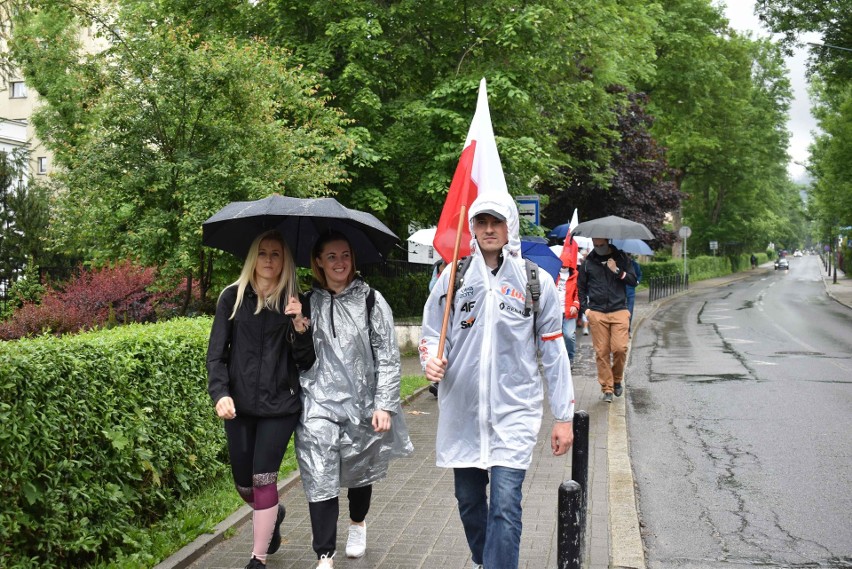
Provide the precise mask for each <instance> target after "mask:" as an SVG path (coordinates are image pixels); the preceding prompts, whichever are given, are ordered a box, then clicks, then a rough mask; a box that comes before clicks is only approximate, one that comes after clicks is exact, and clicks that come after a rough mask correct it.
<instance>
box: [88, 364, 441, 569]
mask: <svg viewBox="0 0 852 569" xmlns="http://www.w3.org/2000/svg"><path fill="white" fill-rule="evenodd" d="M428 383H429V382H428V381H426V378H425V377H423V376H422V375H407V376H404V377H403V378H402V382H401V384H400V397H401V398H402V399H405V398H406V397H409V396H410V395H411V394H413V393H414V392H415V391H417V390H418V389H420V388H422V387H425V386H426V385H428ZM296 468H297V464H296V456H295V454H294V452H293V443H292V441H291V442H290V446H289V447H288V448H287V453H286V454H285V455H284V461H283V462H282V463H281V470H279V474H278V479H279V480H283V479H284V478H286V477H287V476H289V475H290V473H291V472H293V471H294V470H296ZM243 504H244V502H243V501H242V500H241V499H240V497H239V496H238V495H237V492H236V491H235V490H234V481H233V479H232V478H231V473H230V471H226V472H225V473H224V474H222V475H221V476H219V477H217V478H215V479H213V480H211V481H210V484H209V485H208V486H207V487H206V488H205V489H204V490H203V491H202V492H200V493H198V494H197V495H194V496H192V497H191V498H189V499H188V500H186V501H185V502H183V503H182V504H180V505H179V506H178V507H176V508H175V511H174V512H172V513H170V514H168V515H167V516H166V517H165V518H163V519H162V520H161V521H160V522H157V523H156V524H154V525H153V526H151V527H150V528H147V529H140V530H139V532H138V534H136V535H134V536H128V538H130V539H134V540H137V541H140V542H142V543H146V547H145V553H144V554H141V553H140V554H135V555H133V556H122V557H121V558H118V559H114V560H112V561H110V562H108V563H100V564H97V565H94V567H96V568H97V569H149V568H151V567H154V566H155V565H157V564H158V563H160V562H161V561H163V560H164V559H166V558H168V557H169V556H170V555H172V554H173V553H175V552H176V551H178V550H179V549H180V548H182V547H183V546H185V545H186V544H188V543H191V542H192V541H193V540H194V539H195V538H197V537H198V536H200V535H203V534H205V533H211V532H212V531H213V529H214V528H215V527H216V526H217V525H218V524H219V523H220V522H221V521H222V520H224V519H225V518H227V517H228V516H230V515H231V514H233V513H234V512H235V511H237V509H239V508H240V507H241V506H242V505H243ZM235 533H236V532H235V531H233V530H229V531H228V532H226V533H225V537H226V539H227V538H230V537H233V535H234V534H235Z"/></svg>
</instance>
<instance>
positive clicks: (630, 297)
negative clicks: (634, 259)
mask: <svg viewBox="0 0 852 569" xmlns="http://www.w3.org/2000/svg"><path fill="white" fill-rule="evenodd" d="M625 288H626V289H627V310H629V311H630V319H629V320H628V321H627V331H628V332H629V331H630V327H631V325H632V324H633V307H634V306H636V287H635V286H628V287H625ZM563 334H564V332H563Z"/></svg>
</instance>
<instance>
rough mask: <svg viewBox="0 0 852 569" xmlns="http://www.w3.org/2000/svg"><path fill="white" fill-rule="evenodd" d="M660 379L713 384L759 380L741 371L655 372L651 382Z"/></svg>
mask: <svg viewBox="0 0 852 569" xmlns="http://www.w3.org/2000/svg"><path fill="white" fill-rule="evenodd" d="M658 381H685V382H689V383H702V384H712V383H727V382H729V381H759V380H756V379H755V378H753V377H751V376H750V375H747V374H739V373H723V374H714V375H709V374H700V373H697V374H677V375H667V374H655V375H654V377H652V378H651V382H658Z"/></svg>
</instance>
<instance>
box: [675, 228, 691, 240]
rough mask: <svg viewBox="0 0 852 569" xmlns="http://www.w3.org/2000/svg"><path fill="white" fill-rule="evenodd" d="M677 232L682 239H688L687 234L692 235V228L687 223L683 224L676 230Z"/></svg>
mask: <svg viewBox="0 0 852 569" xmlns="http://www.w3.org/2000/svg"><path fill="white" fill-rule="evenodd" d="M677 234H678V235H680V236H681V237H683V238H684V239H689V236H690V235H692V229H691V228H690V227H689V226H688V225H684V226H683V227H681V228H680V229H678V230H677Z"/></svg>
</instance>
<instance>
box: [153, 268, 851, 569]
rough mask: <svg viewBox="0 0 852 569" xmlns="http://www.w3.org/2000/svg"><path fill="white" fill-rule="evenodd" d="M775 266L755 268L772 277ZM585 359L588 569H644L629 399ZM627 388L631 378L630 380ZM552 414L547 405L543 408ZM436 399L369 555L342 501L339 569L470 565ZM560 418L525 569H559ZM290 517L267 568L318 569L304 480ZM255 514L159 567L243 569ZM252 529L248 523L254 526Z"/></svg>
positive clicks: (388, 490)
mask: <svg viewBox="0 0 852 569" xmlns="http://www.w3.org/2000/svg"><path fill="white" fill-rule="evenodd" d="M772 269H773V266H772V263H767V264H765V265H762V266H761V267H760V268H758V269H757V271H763V272H765V273H767V274H769V273H771V272H772ZM753 274H754V272H752V271H744V272H741V273H737V274H734V275H729V276H727V277H721V278H717V279H709V280H705V281H699V282H696V283H691V284H690V290H699V289H705V288H710V287H717V286H722V285H724V284H726V283H729V282H731V281H734V280H739V279H743V278H747V277H749V276H751V275H753ZM822 275H823V280H824V283H825V287H826V293H827V294H828V295H829V296H831V297H832V298H835V299H836V300H837V301H838V302H841V303H843V304H845V305H847V306H849V307H852V279H848V278H845V275H843V274H842V273H840V272H838V279H837V284H834V283H833V282H832V278H831V276H828V275H826V273H825V270H824V269H823V271H822ZM683 294H689V293H688V292H684V293H678V294H676V295H673V296H670V297H667V298H665V299H661V300H658V301H656V302H654V303H649V302H648V291H647V289H646V290H644V291H640V292H639V293H638V294H637V297H636V315H635V316H634V322H633V325H634V327H638V326H641V324H642V322H643V320H644V319H645V318H649V317H651V316H653V313H654V312H655V311H656V310H657V308H658V307H659V306H660V305H662V304H665V303H666V302H667V301H668V300H670V299H672V298H676V297H678V296H681V295H683ZM577 340H578V352H577V357H576V360H575V362H574V369H573V375H574V388H575V396H576V400H577V406H576V409H578V410H585V411H587V412H588V413H589V423H590V425H589V430H590V433H589V496H588V507H589V510H588V518H587V519H588V529H587V533H586V555H585V558H584V566H585V567H586V568H587V569H603V568H609V567H613V568H636V569H644V567H645V559H644V551H643V549H642V541H641V537H640V535H639V527H638V515H637V512H636V500H635V496H634V493H633V488H634V485H633V474H632V468H631V465H630V458H629V454H628V450H629V448H628V447H629V441H628V434H627V433H628V427H627V424H626V409H625V398H624V397H619V398H616V399H615V402H614V403H612V404H611V405H608V404H605V403H603V402H602V401H601V400H600V399H599V387H598V383H597V380H596V372H595V366H594V353H593V349H592V346H591V341H590V337H589V336H582V335H581V334H578V335H577ZM403 364H404V373H405V374H406V375H409V374H419V373H421V372H420V367H419V363H418V362H417V360H416V358H406V359H405V361H404V362H403ZM625 381H626V383H628V387H627V389H629V377H627V378H626V379H625ZM545 409H546V410H547V405H545ZM437 411H438V410H437V402H436V400H435V398H434V397H432V396H431V395H430V394H429V393H428V392H425V391H423V392H421V393H420V394H419V395H417V396H415V397H414V398H413V400H412V401H411V403H410V404H409V405H408V406H407V407H406V409H405V412H406V420H407V421H408V426H409V429H410V431H411V438H412V442H413V443H414V446H415V453H414V455H413V456H412V457H410V458H407V459H401V460H397V461H394V462H393V463H392V466H391V470H390V472H389V475H388V478H387V479H386V480H384V481H382V482H380V483H378V484H377V485H376V486H375V488H374V492H373V505H372V509H371V511H370V514H369V515H368V517H367V525H368V548H367V555H366V556H365V557H363V558H361V559H357V560H350V559H346V557H345V556H344V554H343V550H344V547H345V540H346V531H347V525H348V521H347V516H346V511H347V510H346V499H345V496H344V497H343V498H342V499H341V516H340V524H339V526H338V547H339V550H338V551H339V554H338V556H337V557H335V567H337V568H338V569H340V568H347V567H348V568H361V569H374V568H375V569H379V568H381V569H385V568H387V569H391V568H412V569H415V568H416V569H463V568H464V569H467V568H469V567H470V559H469V553H468V548H467V544H466V542H465V539H464V533H463V531H462V527H461V522H460V521H459V518H458V513H457V510H456V504H455V498H454V497H453V484H452V473H451V471H448V470H445V469H439V468H437V467H436V466H435V451H434V445H435V431H436V424H437ZM551 421H552V419H551V416H550V414H549V412H546V414H545V419H544V421H543V423H542V429H541V432H540V434H539V443H538V445H537V447H536V451H535V454H534V458H533V463H532V465H531V467H530V470H529V471H528V473H527V477H526V481H525V484H524V520H523V521H524V530H523V538H522V543H521V562H520V567H521V569H540V568H548V569H549V568H553V567H556V566H557V564H556V562H557V559H556V547H557V545H556V539H557V533H556V532H557V495H558V488H559V485H560V484H561V483H562V482H563V481H565V480H568V479H570V477H571V458H570V454H569V456H565V457H559V458H555V457H553V456H552V454H551V451H550V445H549V441H548V439H549V432H550V425H552V422H551ZM279 487H280V488H281V496H282V502H283V503H284V504H285V505H286V507H287V518H286V519H285V521H284V523H283V525H282V536H283V543H282V546H281V549H280V550H279V552H278V553H276V554H274V555H271V556H270V557H269V560H268V565H267V566H268V567H269V569H291V568H292V569H296V568H298V569H313V568H314V567H315V565H316V559H315V555H314V552H313V550H312V549H311V545H310V544H311V528H310V521H309V519H308V511H307V503H306V501H305V496H304V493H303V491H302V486H301V482H300V480H299V478H298V475H297V474H295V475H293V476H292V477H290V478H289V479H288V480H285V481H282V482H281V483H280V484H279ZM250 515H251V512H250V510H249V509H248V507H247V506H245V507H243V508H241V509H240V510H239V511H238V512H236V513H235V514H234V515H232V516H231V517H230V518H228V519H227V520H225V521H223V522H222V523H221V524H220V525H219V526H218V527H217V529H216V531H215V532H214V533H213V534H209V535H204V536H201V537H199V538H198V539H197V540H196V541H195V542H193V543H192V544H190V545H188V546H187V547H185V548H184V549H182V550H181V551H179V552H178V553H176V554H175V555H173V556H172V557H170V558H169V559H167V560H166V561H164V562H163V563H161V564H160V565H158V566H157V569H172V568H187V567H189V568H192V569H241V568H243V567H245V565H246V563H247V562H248V558H249V552H250V551H251V523H250ZM247 522H248V523H247Z"/></svg>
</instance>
